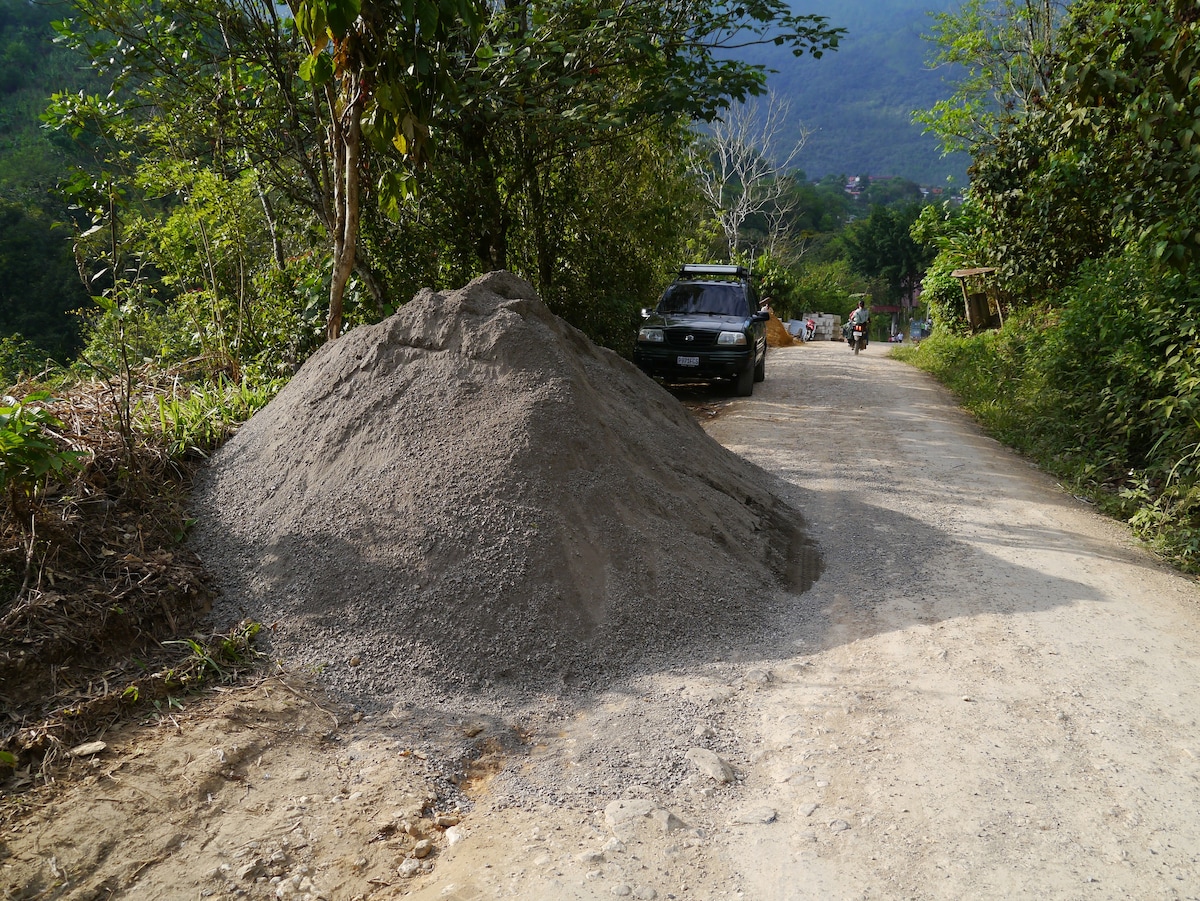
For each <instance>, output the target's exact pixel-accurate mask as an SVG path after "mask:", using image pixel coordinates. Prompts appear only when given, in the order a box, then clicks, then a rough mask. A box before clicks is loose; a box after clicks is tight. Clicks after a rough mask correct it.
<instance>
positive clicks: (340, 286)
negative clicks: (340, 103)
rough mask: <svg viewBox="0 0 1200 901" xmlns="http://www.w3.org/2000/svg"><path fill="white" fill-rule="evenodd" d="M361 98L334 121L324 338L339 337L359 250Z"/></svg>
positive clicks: (357, 95)
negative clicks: (329, 265)
mask: <svg viewBox="0 0 1200 901" xmlns="http://www.w3.org/2000/svg"><path fill="white" fill-rule="evenodd" d="M362 107H363V95H362V93H361V92H360V91H356V92H355V93H354V94H353V95H352V98H351V100H350V102H349V104H348V105H347V107H346V109H345V111H344V112H343V113H342V115H341V116H340V117H334V118H333V120H332V121H333V122H334V123H335V124H334V135H333V138H334V140H333V141H332V142H331V143H333V144H334V146H335V148H336V151H335V153H336V157H337V164H336V170H337V171H336V172H335V174H334V207H335V216H336V219H335V224H334V232H333V277H332V278H331V279H330V282H329V319H328V320H327V322H326V327H325V338H326V340H328V341H332V340H334V339H335V338H337V337H339V336H340V335H341V334H342V311H343V303H344V299H345V294H346V283H347V282H348V281H349V280H350V274H351V273H352V272H353V271H354V260H355V254H356V253H357V250H358V222H359V208H358V199H359V191H358V188H359V185H358V164H359V156H360V154H361V152H362Z"/></svg>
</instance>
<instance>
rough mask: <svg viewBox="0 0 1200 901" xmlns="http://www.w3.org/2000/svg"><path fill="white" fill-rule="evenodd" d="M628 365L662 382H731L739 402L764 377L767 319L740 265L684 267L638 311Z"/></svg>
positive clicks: (766, 314)
mask: <svg viewBox="0 0 1200 901" xmlns="http://www.w3.org/2000/svg"><path fill="white" fill-rule="evenodd" d="M642 315H643V316H644V317H645V322H643V323H642V327H641V329H640V330H639V331H638V338H637V345H636V346H635V347H634V350H633V362H634V363H636V364H637V365H638V366H639V367H640V368H641V369H642V371H643V372H645V373H646V374H648V375H652V376H657V377H659V378H662V379H664V380H666V381H689V382H690V381H709V382H711V381H717V380H720V379H731V380H732V381H733V384H734V388H735V390H736V392H737V394H738V395H739V396H740V397H749V396H750V395H751V394H753V393H754V383H755V382H761V381H762V380H763V379H764V378H765V377H766V374H767V320H768V319H769V318H770V314H769V313H767V312H766V311H765V310H760V309H759V303H758V292H757V291H755V289H754V285H753V284H752V282H751V279H750V270H748V269H746V268H745V267H743V266H701V265H692V264H689V265H686V266H684V267H683V268H681V269H680V270H679V277H678V278H677V279H676V280H675V281H673V282H672V283H671V284H670V285H669V286H668V287H667V290H665V291H664V292H663V295H662V298H661V299H660V300H659V302H658V306H657V307H656V308H655V309H654V310H642Z"/></svg>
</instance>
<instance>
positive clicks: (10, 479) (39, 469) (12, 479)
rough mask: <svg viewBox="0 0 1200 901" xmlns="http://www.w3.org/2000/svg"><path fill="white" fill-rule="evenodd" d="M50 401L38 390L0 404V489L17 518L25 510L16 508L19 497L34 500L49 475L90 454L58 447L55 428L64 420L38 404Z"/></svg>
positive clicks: (71, 465)
mask: <svg viewBox="0 0 1200 901" xmlns="http://www.w3.org/2000/svg"><path fill="white" fill-rule="evenodd" d="M48 400H50V396H49V394H47V393H45V392H38V393H35V394H30V395H29V396H28V397H26V398H25V399H24V400H17V399H16V398H15V397H5V398H4V399H3V402H2V403H0V491H2V492H4V493H5V494H7V495H8V497H9V501H10V503H9V512H10V514H13V515H15V516H18V521H21V518H22V517H23V514H24V513H25V511H24V510H23V509H21V510H19V509H17V507H18V506H19V504H18V500H19V499H24V500H26V501H28V500H32V499H34V498H35V497H36V495H37V494H38V492H39V491H40V490H41V489H42V487H43V486H44V485H45V483H46V481H47V479H48V478H50V477H51V476H54V475H61V474H62V473H64V472H66V471H68V470H70V469H73V468H76V467H78V466H79V465H80V462H81V461H82V460H83V459H84V458H86V456H87V455H86V454H84V453H82V452H80V451H70V450H60V449H59V446H58V444H57V443H56V441H55V440H54V436H53V430H54V429H60V428H62V422H60V421H59V420H58V419H57V418H56V417H55V416H54V415H53V414H52V413H50V412H49V411H48V410H46V409H45V408H44V407H41V406H39V404H40V403H43V402H45V401H48Z"/></svg>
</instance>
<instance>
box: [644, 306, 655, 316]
mask: <svg viewBox="0 0 1200 901" xmlns="http://www.w3.org/2000/svg"><path fill="white" fill-rule="evenodd" d="M653 315H654V311H653V310H652V309H650V308H649V307H642V318H643V319H649V318H650V317H651V316H653Z"/></svg>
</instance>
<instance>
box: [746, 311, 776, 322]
mask: <svg viewBox="0 0 1200 901" xmlns="http://www.w3.org/2000/svg"><path fill="white" fill-rule="evenodd" d="M770 318H771V314H770V312H768V311H767V310H759V311H758V312H757V313H755V314H754V315H753V316H751V317H750V321H751V322H766V321H767V320H768V319H770Z"/></svg>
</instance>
